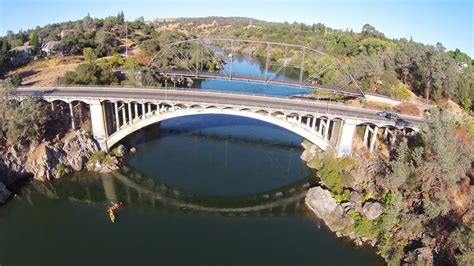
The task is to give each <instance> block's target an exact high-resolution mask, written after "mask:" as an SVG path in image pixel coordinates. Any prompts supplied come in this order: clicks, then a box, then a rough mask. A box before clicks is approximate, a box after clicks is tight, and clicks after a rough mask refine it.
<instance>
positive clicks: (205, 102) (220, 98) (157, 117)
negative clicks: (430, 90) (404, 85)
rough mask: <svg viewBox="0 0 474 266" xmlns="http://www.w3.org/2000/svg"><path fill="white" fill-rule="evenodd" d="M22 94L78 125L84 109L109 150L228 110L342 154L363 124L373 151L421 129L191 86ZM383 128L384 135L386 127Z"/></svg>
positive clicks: (340, 108) (409, 122) (410, 120)
mask: <svg viewBox="0 0 474 266" xmlns="http://www.w3.org/2000/svg"><path fill="white" fill-rule="evenodd" d="M18 96H19V98H20V99H21V98H22V97H25V96H33V97H38V98H41V99H43V100H45V101H47V102H50V103H51V109H52V110H56V109H57V108H62V109H63V110H66V112H67V113H68V115H69V116H70V120H71V126H72V127H73V128H75V127H77V126H78V125H79V124H78V123H79V121H80V120H82V119H83V116H84V110H87V112H88V113H90V116H91V121H92V128H93V135H94V138H95V139H96V141H97V143H98V144H99V146H100V147H101V149H102V150H104V151H108V150H109V149H111V148H112V147H113V146H114V145H116V144H117V143H119V142H120V141H121V140H122V139H123V138H125V137H126V136H128V135H130V134H132V133H134V132H136V131H138V130H140V129H142V128H145V127H147V126H149V125H152V124H155V123H159V122H161V121H164V120H166V119H172V118H176V117H183V116H190V115H201V114H225V115H233V116H242V117H248V118H252V119H257V120H260V121H264V122H267V123H271V124H274V125H277V126H279V127H282V128H285V129H287V130H289V131H291V132H293V133H295V134H297V135H299V136H301V137H303V138H305V139H307V140H308V141H310V142H312V143H313V144H315V145H317V146H318V147H319V148H320V149H322V150H326V149H328V147H329V146H330V145H331V146H333V147H334V148H335V150H336V151H337V154H338V155H339V156H344V155H350V154H351V151H352V143H353V139H354V136H355V134H356V127H358V126H362V127H363V128H364V132H363V142H364V145H366V146H367V147H368V148H369V150H370V151H373V149H374V147H375V144H376V142H377V139H378V138H379V137H381V136H383V137H385V138H389V139H390V141H392V142H394V141H395V140H396V137H397V135H401V133H403V134H404V133H407V132H411V131H414V130H417V129H418V127H419V125H420V124H421V118H418V117H410V116H403V115H401V118H402V119H404V121H405V123H404V125H398V124H397V123H396V122H395V121H392V120H388V119H386V118H384V117H380V116H378V115H377V112H376V111H374V110H368V109H362V108H354V107H350V106H347V105H343V104H337V103H332V104H331V103H322V102H315V101H309V100H301V99H292V98H279V97H268V96H257V95H244V94H230V93H218V92H208V91H192V90H186V91H183V90H162V89H143V88H111V87H63V88H61V87H49V88H20V89H19V90H18ZM379 129H383V133H382V130H379Z"/></svg>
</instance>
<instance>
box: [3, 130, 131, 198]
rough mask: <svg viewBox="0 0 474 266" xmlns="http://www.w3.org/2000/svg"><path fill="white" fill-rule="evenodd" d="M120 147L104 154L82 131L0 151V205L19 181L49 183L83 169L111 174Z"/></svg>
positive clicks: (117, 162) (120, 149)
mask: <svg viewBox="0 0 474 266" xmlns="http://www.w3.org/2000/svg"><path fill="white" fill-rule="evenodd" d="M125 153H126V150H125V148H124V147H123V146H119V147H118V148H116V149H114V150H113V151H111V152H110V153H109V154H104V153H102V152H101V151H100V150H99V147H98V146H97V144H96V142H95V141H94V139H93V138H92V136H91V135H90V134H89V133H87V132H86V131H84V130H77V131H73V132H69V133H68V134H66V135H65V136H64V137H63V138H59V136H57V137H56V138H55V139H53V140H51V141H42V142H28V141H23V142H21V143H18V144H15V145H11V146H8V147H7V148H5V149H3V150H2V149H0V204H3V203H5V201H6V200H8V199H9V198H10V197H11V196H12V193H11V192H10V191H9V190H8V186H9V185H11V184H13V183H15V182H17V181H19V180H22V179H31V178H32V179H34V180H38V181H49V180H53V179H57V178H60V177H62V176H64V175H65V174H68V173H72V172H77V171H80V170H83V169H87V170H89V171H98V172H110V171H113V170H116V169H118V168H119V167H120V163H121V162H120V161H121V158H122V157H123V156H124V155H125Z"/></svg>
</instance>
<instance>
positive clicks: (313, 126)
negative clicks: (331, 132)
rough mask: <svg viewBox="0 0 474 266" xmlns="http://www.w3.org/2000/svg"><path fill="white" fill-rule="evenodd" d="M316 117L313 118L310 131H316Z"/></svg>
mask: <svg viewBox="0 0 474 266" xmlns="http://www.w3.org/2000/svg"><path fill="white" fill-rule="evenodd" d="M316 119H317V118H316V117H313V124H312V125H311V129H312V130H313V131H314V130H315V129H316Z"/></svg>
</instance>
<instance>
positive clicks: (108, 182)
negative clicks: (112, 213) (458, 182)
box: [0, 115, 383, 266]
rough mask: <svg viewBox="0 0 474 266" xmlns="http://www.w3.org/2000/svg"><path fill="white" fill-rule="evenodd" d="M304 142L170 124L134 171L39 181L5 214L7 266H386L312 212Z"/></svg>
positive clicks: (0, 246) (134, 159) (140, 146)
mask: <svg viewBox="0 0 474 266" xmlns="http://www.w3.org/2000/svg"><path fill="white" fill-rule="evenodd" d="M301 141H302V139H301V138H300V137H298V136H296V135H294V134H293V133H290V132H288V131H286V130H284V129H281V128H278V127H275V126H273V125H270V124H265V123H260V122H256V121H254V120H251V119H247V118H237V117H228V116H219V115H202V116H193V117H186V118H177V119H172V120H168V121H164V122H162V123H161V125H157V126H153V127H150V128H147V129H146V130H143V131H140V132H138V133H137V134H135V135H133V136H131V137H130V138H128V139H127V140H126V141H125V143H127V144H133V145H136V147H137V152H136V153H135V154H133V155H130V156H129V157H128V158H127V160H126V165H125V167H124V169H122V170H120V171H118V172H115V173H111V174H94V173H88V172H80V173H76V174H74V175H72V176H68V177H64V178H62V179H60V180H57V181H55V182H52V183H39V182H34V183H32V184H30V185H28V186H26V187H25V188H23V189H22V191H21V193H20V194H19V195H18V196H17V197H16V198H14V199H13V200H12V201H10V202H9V203H8V204H6V205H5V206H3V207H2V208H0V235H1V236H2V241H1V242H0V264H1V265H2V266H4V265H7V266H8V265H132V264H138V265H318V264H319V265H380V264H383V262H382V260H381V259H380V258H379V257H378V256H377V255H376V254H375V252H374V250H373V249H371V248H367V247H364V248H358V247H355V246H354V245H353V244H352V243H350V242H348V241H346V240H343V239H338V238H336V236H335V235H334V234H333V233H331V232H329V231H328V230H327V229H326V228H325V227H324V225H321V224H320V222H318V221H317V219H316V217H315V216H314V214H312V213H311V212H309V211H308V209H307V208H306V207H305V205H304V204H303V201H302V200H303V199H302V198H301V197H300V195H304V191H305V190H306V187H307V185H308V184H309V183H311V182H312V179H311V178H310V170H309V169H308V168H306V166H305V165H304V163H303V162H302V161H301V159H300V158H299V157H300V155H301V152H302V149H301V147H300V143H301ZM137 169H140V170H137ZM302 193H303V194H302ZM111 200H115V201H124V202H125V207H124V208H123V209H121V210H120V211H119V212H118V214H117V222H116V223H114V224H112V223H111V222H110V220H109V218H108V215H107V214H106V212H105V209H106V208H107V205H108V202H109V201H111Z"/></svg>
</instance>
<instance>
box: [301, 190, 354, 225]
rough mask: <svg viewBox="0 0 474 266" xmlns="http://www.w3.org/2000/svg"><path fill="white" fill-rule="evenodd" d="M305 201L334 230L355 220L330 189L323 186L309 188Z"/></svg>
mask: <svg viewBox="0 0 474 266" xmlns="http://www.w3.org/2000/svg"><path fill="white" fill-rule="evenodd" d="M305 203H306V205H307V206H308V207H309V208H310V209H311V210H313V211H314V213H315V214H316V215H317V216H318V217H319V218H320V219H322V220H324V222H325V223H326V225H327V226H328V227H329V229H330V230H331V231H333V232H335V231H340V230H342V229H344V228H347V227H349V226H351V225H353V224H354V220H353V219H352V218H351V217H350V216H349V215H347V214H346V213H345V212H344V210H343V208H342V206H341V205H339V204H338V203H337V201H336V200H335V199H334V198H333V197H332V196H331V193H330V192H329V190H326V189H324V188H322V187H313V188H311V189H309V191H308V194H307V195H306V198H305Z"/></svg>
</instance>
